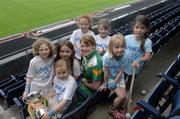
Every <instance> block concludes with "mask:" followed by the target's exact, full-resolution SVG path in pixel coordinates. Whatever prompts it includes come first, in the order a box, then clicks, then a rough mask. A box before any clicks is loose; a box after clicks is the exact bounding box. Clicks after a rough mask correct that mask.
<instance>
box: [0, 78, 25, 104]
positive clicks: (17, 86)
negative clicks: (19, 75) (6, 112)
mask: <svg viewBox="0 0 180 119" xmlns="http://www.w3.org/2000/svg"><path fill="white" fill-rule="evenodd" d="M24 88H25V82H24V81H23V80H19V81H17V82H16V83H14V84H12V85H10V86H8V87H6V88H4V89H3V90H2V89H1V90H0V95H1V96H2V97H3V99H4V102H5V104H6V106H7V107H9V106H10V105H12V104H14V102H13V98H14V97H20V96H21V95H22V94H23V91H24Z"/></svg>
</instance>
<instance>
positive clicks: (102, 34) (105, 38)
mask: <svg viewBox="0 0 180 119" xmlns="http://www.w3.org/2000/svg"><path fill="white" fill-rule="evenodd" d="M109 30H110V24H109V22H108V20H107V19H101V20H100V21H99V22H98V31H99V34H98V35H96V36H95V37H94V38H95V40H96V49H97V50H98V52H99V54H100V55H103V54H104V53H105V52H106V50H107V48H108V45H109V41H110V39H111V37H110V36H109V35H108V31H109Z"/></svg>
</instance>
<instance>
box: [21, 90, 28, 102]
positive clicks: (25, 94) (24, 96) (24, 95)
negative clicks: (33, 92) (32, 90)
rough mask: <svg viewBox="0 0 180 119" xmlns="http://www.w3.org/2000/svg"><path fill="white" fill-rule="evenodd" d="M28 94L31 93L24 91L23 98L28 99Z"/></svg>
mask: <svg viewBox="0 0 180 119" xmlns="http://www.w3.org/2000/svg"><path fill="white" fill-rule="evenodd" d="M28 94H29V93H28V92H24V93H23V95H22V99H23V100H24V99H26V98H27V96H28Z"/></svg>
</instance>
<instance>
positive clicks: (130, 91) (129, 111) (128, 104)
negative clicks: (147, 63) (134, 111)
mask: <svg viewBox="0 0 180 119" xmlns="http://www.w3.org/2000/svg"><path fill="white" fill-rule="evenodd" d="M135 71H136V69H135V68H133V74H132V79H131V85H130V89H129V95H128V103H127V113H126V118H130V114H131V103H132V100H131V97H132V91H133V86H134V79H135Z"/></svg>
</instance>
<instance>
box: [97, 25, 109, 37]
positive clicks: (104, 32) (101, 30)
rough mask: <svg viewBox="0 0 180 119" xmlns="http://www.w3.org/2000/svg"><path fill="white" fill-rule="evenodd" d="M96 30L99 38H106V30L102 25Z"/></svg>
mask: <svg viewBox="0 0 180 119" xmlns="http://www.w3.org/2000/svg"><path fill="white" fill-rule="evenodd" d="M98 30H99V34H100V36H101V38H106V36H107V34H108V29H105V28H104V26H103V25H100V26H99V29H98Z"/></svg>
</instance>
